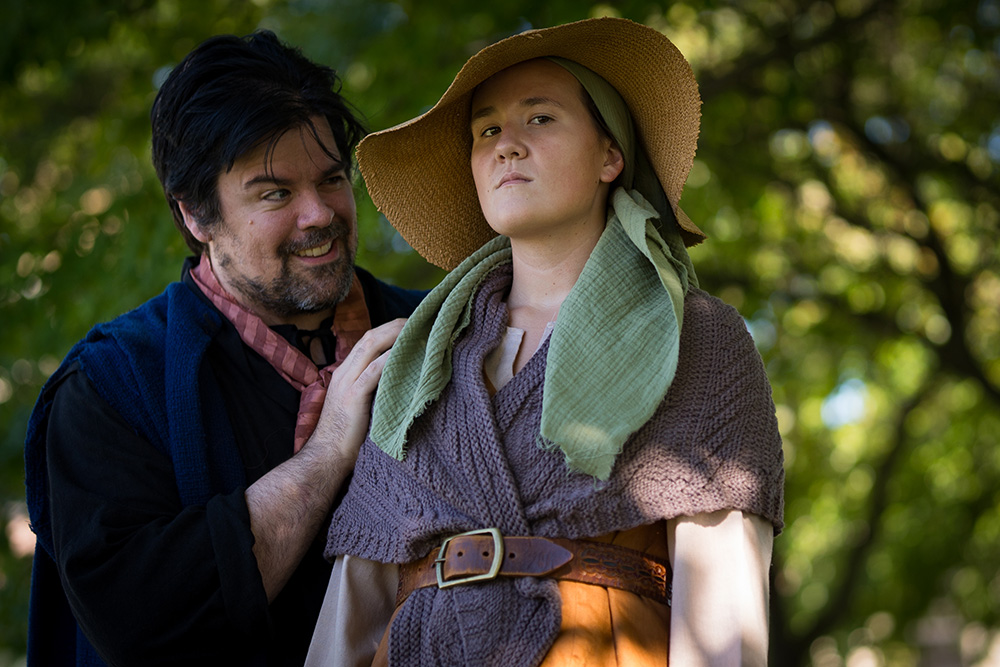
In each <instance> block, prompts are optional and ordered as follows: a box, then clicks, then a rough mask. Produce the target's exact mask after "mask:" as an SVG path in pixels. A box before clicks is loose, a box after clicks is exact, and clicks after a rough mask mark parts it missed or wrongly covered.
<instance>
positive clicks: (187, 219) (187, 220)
mask: <svg viewBox="0 0 1000 667" xmlns="http://www.w3.org/2000/svg"><path fill="white" fill-rule="evenodd" d="M177 207H178V208H180V210H181V217H183V218H184V226H185V227H187V230H188V231H189V232H191V236H193V237H195V238H196V239H198V240H199V241H200V242H202V243H204V244H205V245H208V243H209V241H211V240H212V234H211V233H210V232H209V231H208V229H206V228H205V227H203V226H202V225H201V224H200V223H199V222H198V218H197V216H195V215H194V214H193V213H192V212H191V209H190V207H188V205H187V204H186V203H184V202H182V201H178V202H177Z"/></svg>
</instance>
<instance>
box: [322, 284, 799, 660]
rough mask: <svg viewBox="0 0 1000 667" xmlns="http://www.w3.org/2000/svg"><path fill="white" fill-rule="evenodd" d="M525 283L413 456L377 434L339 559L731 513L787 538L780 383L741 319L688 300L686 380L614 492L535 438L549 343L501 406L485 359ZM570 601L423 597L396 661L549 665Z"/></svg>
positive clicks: (404, 622)
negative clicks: (462, 540)
mask: <svg viewBox="0 0 1000 667" xmlns="http://www.w3.org/2000/svg"><path fill="white" fill-rule="evenodd" d="M510 281H511V269H510V266H509V265H507V266H504V267H500V268H498V269H497V270H496V271H494V272H493V273H491V274H490V276H488V277H487V278H486V280H484V282H483V285H482V286H481V288H480V291H479V293H478V294H477V295H476V297H475V300H474V303H473V305H474V312H473V316H472V321H471V323H470V326H469V328H468V329H466V331H465V332H464V333H463V334H462V336H461V337H460V339H459V340H458V341H457V342H456V344H455V349H454V356H453V364H454V366H453V375H452V380H451V382H450V383H449V384H448V386H447V387H446V388H445V390H444V392H443V393H442V395H441V397H440V399H439V400H438V401H437V402H435V403H434V404H433V405H431V406H429V407H428V409H427V410H426V411H425V412H424V414H423V415H422V416H421V417H420V418H418V419H417V421H416V422H415V423H414V425H413V427H412V429H411V432H410V436H409V442H408V446H407V455H406V458H405V459H404V460H403V461H397V460H395V459H393V458H391V457H390V456H388V455H387V454H385V453H384V452H382V451H381V450H380V449H379V448H378V447H377V446H376V445H375V444H374V443H372V442H371V440H366V442H365V443H364V445H363V446H362V447H361V452H360V454H359V457H358V462H357V466H356V468H355V472H354V477H353V481H352V482H351V485H350V488H349V489H348V492H347V494H346V496H345V498H344V500H343V501H342V502H341V504H340V506H339V507H338V508H337V511H336V512H335V513H334V517H333V522H332V524H331V526H330V531H329V535H328V542H327V552H326V553H327V557H328V558H331V559H332V558H333V557H335V556H337V555H341V554H351V555H354V556H360V557H362V558H367V559H369V560H375V561H380V562H385V563H406V562H409V561H412V560H416V559H418V558H421V557H423V556H424V555H426V554H427V553H429V552H430V550H431V549H433V548H436V547H437V546H439V545H440V543H441V541H442V539H444V538H445V537H447V536H450V535H453V534H456V533H461V532H464V531H468V530H473V529H478V528H485V527H493V526H495V527H498V528H499V529H500V530H501V532H502V533H503V534H505V535H541V536H548V537H568V538H580V537H594V536H599V535H604V534H606V533H610V532H612V531H617V530H627V529H630V528H634V527H637V526H642V525H647V524H651V523H655V522H657V521H660V520H664V519H671V518H673V517H676V516H680V515H693V514H697V513H700V512H713V511H716V510H720V509H727V508H728V509H736V510H742V511H745V512H750V513H753V514H758V515H760V516H762V517H764V518H765V519H767V520H769V521H771V522H772V523H773V524H774V526H775V530H776V531H780V530H781V527H782V511H783V490H784V469H783V457H782V451H781V439H780V436H779V435H778V426H777V420H776V419H775V415H774V404H773V402H772V399H771V388H770V384H769V383H768V381H767V377H766V375H765V373H764V367H763V364H762V362H761V359H760V355H759V354H758V353H757V350H756V348H755V347H754V345H753V341H752V339H751V338H750V335H749V333H748V332H747V329H746V326H745V324H744V323H743V320H742V318H741V317H740V315H739V314H738V313H737V312H736V310H734V309H733V308H731V307H729V306H726V305H725V304H723V303H722V302H721V301H719V300H718V299H715V298H714V297H711V296H709V295H708V294H706V293H705V292H702V291H700V290H698V289H695V288H692V289H691V290H690V291H689V293H688V296H687V298H686V300H685V304H684V328H683V331H682V334H681V347H680V363H679V365H678V369H677V374H676V377H675V379H674V382H673V384H672V385H671V387H670V390H669V392H668V393H667V396H666V397H665V398H664V400H663V403H662V404H661V405H660V407H659V409H658V410H657V412H656V413H655V414H654V415H653V417H652V419H650V421H649V422H647V423H646V424H645V425H644V426H643V427H642V428H640V429H639V430H638V431H637V432H636V433H635V434H634V435H633V436H632V437H631V438H629V440H628V442H626V444H625V446H624V448H623V450H622V452H621V454H619V456H618V459H617V461H616V463H615V468H614V471H613V473H612V475H611V477H610V479H609V480H608V481H606V482H600V481H597V480H595V479H594V478H593V477H590V476H587V475H584V474H581V473H577V472H573V471H570V470H569V469H568V468H567V467H566V465H565V463H564V458H563V455H562V453H561V452H560V451H559V450H558V449H557V448H556V449H546V448H542V447H539V446H538V444H536V443H537V436H538V433H539V428H540V423H541V411H542V389H543V380H544V375H545V356H546V353H547V351H548V345H547V342H546V343H543V344H542V347H541V348H539V351H538V353H536V354H535V355H534V356H533V357H532V358H531V360H530V361H529V362H528V363H527V365H526V366H525V367H524V368H523V369H522V370H521V371H519V372H518V373H517V374H516V375H515V376H514V378H513V379H512V380H511V381H510V382H509V383H508V384H506V385H505V386H504V387H503V388H501V389H500V391H499V392H497V393H496V395H495V396H493V397H491V396H490V395H489V393H488V391H487V389H486V386H485V384H484V380H483V360H484V357H485V356H486V355H487V354H488V353H489V352H490V351H491V350H492V349H494V348H495V347H496V346H497V345H498V344H499V342H500V340H501V339H502V337H503V334H504V332H505V327H506V325H507V319H508V315H507V308H506V305H505V304H504V302H503V299H504V298H505V296H506V293H507V290H508V289H509V286H510ZM636 361H637V363H641V360H636ZM580 363H586V360H585V359H581V360H580ZM622 372H627V369H622ZM635 390H636V392H641V391H642V390H643V388H642V387H636V388H635ZM560 604H561V603H560V597H559V592H558V587H557V586H556V584H555V582H554V581H552V580H547V579H532V578H528V577H525V578H521V579H517V580H510V579H497V580H494V581H491V582H488V583H485V584H473V585H468V586H456V587H454V588H449V589H445V590H438V589H437V588H434V587H431V588H423V589H420V590H417V591H415V592H414V593H413V594H412V595H410V597H409V598H408V599H407V601H406V602H405V603H404V604H403V606H402V608H401V609H400V610H399V613H398V614H397V616H396V618H395V620H394V621H393V624H392V629H391V632H390V637H389V657H390V662H391V663H392V664H394V665H396V664H398V665H458V664H470V665H471V664H475V665H500V664H503V665H537V664H538V663H539V662H541V660H542V659H543V658H544V656H545V654H546V652H547V651H548V649H549V647H550V646H551V645H552V643H553V641H554V640H555V638H556V635H557V634H558V631H559V625H560V622H561V610H560Z"/></svg>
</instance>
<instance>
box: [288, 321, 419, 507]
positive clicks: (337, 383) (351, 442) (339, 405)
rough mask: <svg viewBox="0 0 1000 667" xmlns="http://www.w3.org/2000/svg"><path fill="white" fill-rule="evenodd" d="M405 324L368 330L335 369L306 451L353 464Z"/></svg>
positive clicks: (399, 323) (388, 323)
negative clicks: (326, 452) (320, 451)
mask: <svg viewBox="0 0 1000 667" xmlns="http://www.w3.org/2000/svg"><path fill="white" fill-rule="evenodd" d="M405 323H406V320H404V319H398V320H393V321H392V322H387V323H385V324H383V325H382V326H380V327H376V328H374V329H371V330H370V331H368V332H366V333H365V335H364V336H362V338H361V340H359V341H358V342H357V344H356V345H355V346H354V349H353V350H351V353H350V354H349V355H347V358H346V359H344V362H343V363H342V364H340V366H338V367H337V369H336V370H335V371H333V375H332V376H331V377H330V386H329V387H328V388H327V393H326V400H325V402H324V403H323V412H322V413H321V414H320V417H319V422H318V423H317V424H316V430H315V431H313V434H312V436H310V438H309V440H307V441H306V443H305V445H303V447H302V451H303V452H304V451H305V450H306V449H309V448H313V449H315V448H329V449H331V451H330V455H332V456H334V457H335V459H336V460H338V461H340V462H341V463H346V464H347V466H348V471H349V470H350V469H352V468H353V467H354V460H355V459H356V458H357V455H358V449H359V448H360V447H361V443H362V442H364V439H365V436H366V435H367V433H368V420H369V413H370V410H371V404H372V398H373V397H374V395H375V387H376V386H378V381H379V379H380V378H381V377H382V369H383V368H385V362H386V359H388V357H389V349H390V348H391V347H392V345H393V343H395V342H396V338H397V337H398V336H399V332H400V331H401V330H402V328H403V324H405ZM345 475H346V473H345ZM340 481H343V480H340ZM339 486H340V483H339V482H338V483H337V487H339ZM334 492H336V489H334Z"/></svg>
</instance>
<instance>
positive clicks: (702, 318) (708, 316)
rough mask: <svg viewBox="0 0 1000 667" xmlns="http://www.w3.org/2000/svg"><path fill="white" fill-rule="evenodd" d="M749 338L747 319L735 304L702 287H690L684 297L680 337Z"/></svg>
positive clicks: (713, 339) (682, 338) (718, 339)
mask: <svg viewBox="0 0 1000 667" xmlns="http://www.w3.org/2000/svg"><path fill="white" fill-rule="evenodd" d="M685 339H686V340H688V341H689V343H690V342H695V341H699V342H707V341H717V342H721V340H727V339H728V340H734V339H737V340H738V339H742V340H744V341H751V342H752V339H751V338H750V331H749V329H748V328H747V325H746V320H744V319H743V316H742V315H741V314H740V312H739V311H738V310H736V308H734V307H733V306H731V305H729V304H728V303H726V302H725V301H723V300H722V299H720V298H718V297H716V296H712V295H711V294H709V293H708V292H706V291H705V290H702V289H699V288H697V287H691V288H690V289H689V290H688V293H687V296H686V297H685V299H684V323H683V326H682V328H681V341H682V345H683V341H685Z"/></svg>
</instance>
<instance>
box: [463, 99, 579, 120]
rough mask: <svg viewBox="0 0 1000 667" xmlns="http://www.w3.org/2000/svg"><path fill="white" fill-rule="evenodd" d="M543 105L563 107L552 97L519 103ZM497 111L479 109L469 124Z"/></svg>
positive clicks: (489, 107)
mask: <svg viewBox="0 0 1000 667" xmlns="http://www.w3.org/2000/svg"><path fill="white" fill-rule="evenodd" d="M542 104H551V105H553V106H557V107H562V106H563V105H562V104H560V103H559V100H556V99H553V98H551V97H526V98H524V99H523V100H521V101H520V102H518V103H517V105H518V106H519V107H536V106H540V105H542ZM495 111H496V107H493V106H488V107H483V108H482V109H479V110H478V111H476V112H475V113H473V114H472V116H471V117H470V118H469V122H470V123H471V122H473V121H476V120H479V119H480V118H483V117H485V116H489V115H490V114H491V113H493V112H495Z"/></svg>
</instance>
